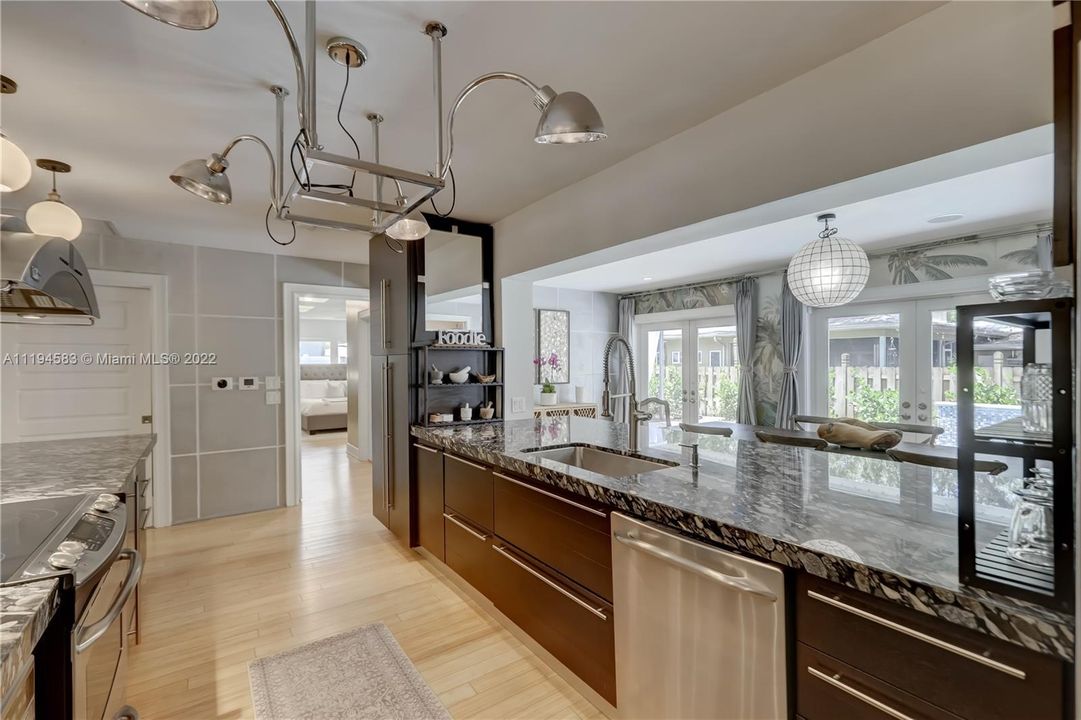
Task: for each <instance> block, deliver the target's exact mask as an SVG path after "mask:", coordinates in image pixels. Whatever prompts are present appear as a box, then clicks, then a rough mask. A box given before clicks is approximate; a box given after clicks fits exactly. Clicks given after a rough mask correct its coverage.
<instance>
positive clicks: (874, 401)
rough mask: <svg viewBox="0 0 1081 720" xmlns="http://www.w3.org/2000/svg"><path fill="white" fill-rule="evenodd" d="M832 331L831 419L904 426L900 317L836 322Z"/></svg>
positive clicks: (832, 322) (860, 317)
mask: <svg viewBox="0 0 1081 720" xmlns="http://www.w3.org/2000/svg"><path fill="white" fill-rule="evenodd" d="M827 332H828V340H829V345H828V347H829V357H828V363H827V367H828V373H829V377H828V378H827V382H828V386H827V408H828V411H829V415H830V416H831V417H853V418H858V419H860V420H866V421H867V422H874V421H876V420H877V421H880V422H898V421H899V420H900V419H901V418H900V415H901V412H900V379H901V368H900V364H901V316H900V314H898V313H892V314H889V313H885V314H879V313H869V314H865V315H852V316H849V317H835V318H830V319H829V327H828V330H827ZM906 413H908V411H907V410H906Z"/></svg>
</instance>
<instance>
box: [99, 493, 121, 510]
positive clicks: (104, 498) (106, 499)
mask: <svg viewBox="0 0 1081 720" xmlns="http://www.w3.org/2000/svg"><path fill="white" fill-rule="evenodd" d="M96 502H99V503H107V504H109V505H112V506H113V507H116V506H117V505H119V504H120V498H118V497H117V496H116V495H109V494H108V493H103V494H101V495H98V499H97V501H96Z"/></svg>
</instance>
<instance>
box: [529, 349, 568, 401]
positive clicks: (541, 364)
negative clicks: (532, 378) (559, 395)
mask: <svg viewBox="0 0 1081 720" xmlns="http://www.w3.org/2000/svg"><path fill="white" fill-rule="evenodd" d="M533 364H534V365H536V366H537V368H538V369H539V370H540V373H541V376H542V378H543V381H542V382H541V392H542V393H554V392H555V391H556V386H555V384H554V383H553V382H552V381H551V380H550V379H549V378H548V377H544V368H549V369H550V370H552V371H558V370H559V369H560V368H561V367H562V364H561V362H560V360H559V355H557V354H556V353H551V354H549V355H541V356H539V357H535V358H533Z"/></svg>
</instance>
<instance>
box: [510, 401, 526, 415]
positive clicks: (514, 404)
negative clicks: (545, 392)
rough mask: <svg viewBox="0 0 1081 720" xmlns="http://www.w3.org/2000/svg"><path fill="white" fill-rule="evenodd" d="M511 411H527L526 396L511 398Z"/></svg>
mask: <svg viewBox="0 0 1081 720" xmlns="http://www.w3.org/2000/svg"><path fill="white" fill-rule="evenodd" d="M510 411H511V412H513V413H524V412H525V398H524V397H514V398H511V399H510Z"/></svg>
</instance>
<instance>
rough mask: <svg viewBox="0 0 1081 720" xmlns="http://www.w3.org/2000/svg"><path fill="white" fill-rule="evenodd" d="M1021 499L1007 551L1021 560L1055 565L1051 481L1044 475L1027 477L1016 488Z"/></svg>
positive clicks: (1040, 564) (1012, 556)
mask: <svg viewBox="0 0 1081 720" xmlns="http://www.w3.org/2000/svg"><path fill="white" fill-rule="evenodd" d="M1013 492H1014V494H1015V495H1017V497H1018V502H1017V505H1016V507H1014V510H1013V517H1012V518H1011V519H1010V529H1009V534H1008V537H1007V543H1006V554H1007V555H1009V556H1010V557H1011V558H1013V559H1014V560H1017V561H1018V562H1021V563H1025V564H1027V565H1035V566H1037V567H1052V566H1054V564H1055V559H1054V557H1055V556H1054V542H1055V530H1054V513H1053V508H1054V501H1053V499H1052V490H1051V484H1050V482H1049V481H1048V480H1047V479H1044V478H1040V477H1037V478H1026V479H1025V481H1024V486H1023V487H1020V488H1018V489H1016V490H1014V491H1013Z"/></svg>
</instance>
